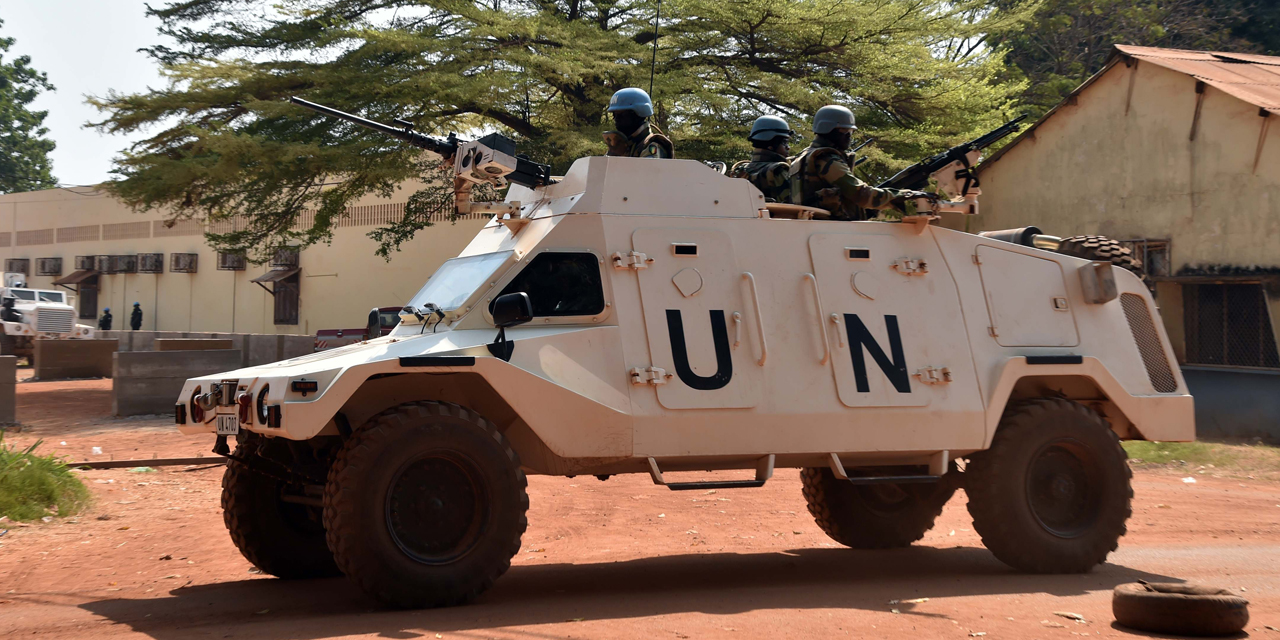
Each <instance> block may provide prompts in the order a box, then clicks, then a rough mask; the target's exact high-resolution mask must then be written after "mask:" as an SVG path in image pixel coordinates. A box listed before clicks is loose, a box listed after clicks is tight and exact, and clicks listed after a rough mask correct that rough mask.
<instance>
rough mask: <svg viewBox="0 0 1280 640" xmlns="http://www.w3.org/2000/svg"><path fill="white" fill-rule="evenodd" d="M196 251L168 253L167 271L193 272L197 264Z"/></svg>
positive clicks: (197, 255)
mask: <svg viewBox="0 0 1280 640" xmlns="http://www.w3.org/2000/svg"><path fill="white" fill-rule="evenodd" d="M199 258H200V254H198V253H171V254H169V271H171V272H173V273H195V272H196V267H197V266H198V264H199Z"/></svg>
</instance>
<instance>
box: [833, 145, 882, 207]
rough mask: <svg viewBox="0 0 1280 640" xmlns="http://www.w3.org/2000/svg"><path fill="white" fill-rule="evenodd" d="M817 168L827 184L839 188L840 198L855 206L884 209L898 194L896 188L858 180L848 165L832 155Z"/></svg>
mask: <svg viewBox="0 0 1280 640" xmlns="http://www.w3.org/2000/svg"><path fill="white" fill-rule="evenodd" d="M818 170H819V171H820V173H819V175H821V176H822V179H823V180H825V181H826V182H827V184H830V185H831V186H832V187H835V188H836V189H839V190H840V199H841V200H843V201H844V202H846V203H848V204H849V205H852V206H855V207H860V208H862V209H884V208H887V207H888V206H889V205H891V204H893V201H894V199H896V198H897V197H898V196H899V193H898V191H897V190H894V189H879V188H877V187H873V186H871V185H869V184H867V183H865V182H863V181H861V180H859V179H858V177H857V176H855V175H853V171H852V170H850V169H849V165H847V164H845V163H844V162H843V161H842V160H840V159H838V158H836V157H834V156H832V157H830V158H824V159H823V160H822V161H821V162H820V163H819V166H818Z"/></svg>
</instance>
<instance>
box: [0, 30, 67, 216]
mask: <svg viewBox="0 0 1280 640" xmlns="http://www.w3.org/2000/svg"><path fill="white" fill-rule="evenodd" d="M3 26H4V21H3V20H0V27H3ZM13 43H14V39H13V38H0V193H14V192H18V191H34V190H36V189H49V188H52V187H55V186H57V183H58V181H57V180H55V179H54V177H53V171H52V169H53V164H52V163H51V162H50V161H49V153H50V152H51V151H53V148H54V142H53V141H52V140H49V139H47V138H45V137H44V136H45V135H47V134H48V133H49V130H48V129H47V128H45V127H44V126H43V123H44V118H45V116H46V115H48V113H49V112H48V111H32V110H30V109H29V108H27V105H30V104H31V102H32V101H33V100H35V99H36V96H38V95H40V92H41V91H53V85H51V84H49V78H48V76H47V75H46V74H44V73H42V72H40V71H36V70H35V69H32V68H31V66H30V65H31V56H18V57H17V58H14V59H13V60H12V61H11V62H5V54H7V53H8V52H9V48H10V47H12V46H13Z"/></svg>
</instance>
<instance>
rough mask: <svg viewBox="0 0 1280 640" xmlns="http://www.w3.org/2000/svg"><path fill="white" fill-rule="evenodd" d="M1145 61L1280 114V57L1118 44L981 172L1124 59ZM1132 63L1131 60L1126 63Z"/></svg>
mask: <svg viewBox="0 0 1280 640" xmlns="http://www.w3.org/2000/svg"><path fill="white" fill-rule="evenodd" d="M1127 59H1133V60H1142V61H1144V62H1150V63H1151V64H1155V65H1159V66H1161V67H1164V68H1166V69H1171V70H1173V71H1177V72H1179V73H1185V74H1187V75H1189V76H1191V77H1193V78H1195V79H1197V80H1199V81H1201V82H1204V83H1205V84H1206V85H1209V86H1212V87H1214V88H1215V89H1218V90H1219V91H1222V92H1223V93H1226V94H1227V95H1230V96H1232V97H1235V98H1236V99H1238V100H1243V101H1244V102H1247V103H1249V104H1252V105H1255V106H1257V107H1258V108H1259V109H1261V110H1262V111H1264V112H1268V113H1273V114H1276V115H1280V57H1277V56H1264V55H1258V54H1254V53H1222V52H1217V51H1187V50H1184V49H1161V48H1159V47H1138V46H1134V45H1128V44H1118V45H1115V49H1114V50H1113V51H1112V53H1111V57H1110V58H1109V59H1108V60H1107V63H1106V64H1105V65H1104V66H1103V67H1102V69H1100V70H1098V72H1097V73H1095V74H1093V76H1092V77H1090V78H1089V79H1088V80H1085V81H1084V83H1083V84H1081V85H1080V86H1079V87H1076V89H1075V90H1074V91H1072V92H1071V95H1069V96H1067V98H1066V100H1063V101H1062V102H1060V103H1058V104H1057V105H1056V106H1054V107H1053V108H1052V109H1050V110H1049V111H1048V112H1046V113H1045V114H1044V115H1043V116H1041V117H1040V119H1039V120H1037V121H1036V122H1035V123H1034V124H1032V125H1031V126H1029V127H1027V128H1026V129H1025V130H1023V131H1022V133H1020V134H1018V137H1016V138H1014V139H1013V140H1011V141H1009V144H1007V145H1005V146H1004V147H1002V148H1001V149H1000V150H999V151H996V152H995V153H994V154H992V155H991V157H989V158H987V159H986V160H984V161H983V162H982V164H980V165H978V167H977V170H978V171H979V173H980V172H981V171H982V170H983V169H986V168H987V167H989V166H991V165H992V164H994V163H995V162H996V161H997V160H999V159H1000V158H1001V157H1003V156H1004V154H1005V152H1007V151H1008V150H1010V149H1012V148H1013V147H1015V146H1017V144H1018V143H1019V142H1022V141H1023V140H1025V139H1026V138H1029V137H1031V136H1034V135H1035V130H1036V129H1037V128H1039V126H1040V125H1041V124H1043V123H1044V121H1045V120H1048V119H1049V118H1052V117H1053V116H1054V115H1055V114H1057V113H1058V112H1059V111H1061V110H1062V106H1063V105H1065V104H1068V103H1071V104H1074V102H1073V100H1074V99H1075V97H1076V96H1077V95H1079V94H1080V92H1081V91H1084V90H1085V89H1086V88H1088V87H1089V85H1091V84H1093V83H1094V82H1095V81H1097V79H1098V78H1101V77H1102V75H1103V74H1105V73H1106V72H1108V71H1110V70H1111V67H1113V66H1115V65H1116V63H1118V62H1120V61H1121V60H1127ZM1126 64H1128V63H1126Z"/></svg>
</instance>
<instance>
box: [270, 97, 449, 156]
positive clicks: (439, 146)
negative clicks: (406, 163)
mask: <svg viewBox="0 0 1280 640" xmlns="http://www.w3.org/2000/svg"><path fill="white" fill-rule="evenodd" d="M289 102H292V103H293V104H296V105H298V106H301V107H306V108H308V109H310V110H312V111H315V112H316V113H322V114H324V115H326V116H332V117H334V118H340V119H342V120H346V121H347V122H350V123H352V124H358V125H360V126H362V127H364V128H366V129H373V130H374V131H377V132H379V133H384V134H386V135H389V136H391V137H393V138H398V139H400V140H403V141H405V142H408V143H409V144H411V145H413V146H415V147H420V148H422V149H426V150H427V151H434V152H435V153H438V154H440V155H443V156H449V155H452V154H453V152H454V151H456V150H457V146H458V145H457V144H456V142H451V141H446V140H439V139H437V138H433V137H431V136H428V135H425V134H422V133H418V132H416V131H410V130H409V129H408V128H404V129H398V128H396V127H393V126H391V125H389V124H383V123H381V122H376V121H373V120H370V119H368V118H361V117H360V116H357V115H354V114H351V113H347V112H345V111H339V110H337V109H334V108H333V107H326V106H324V105H322V104H316V103H314V102H311V101H309V100H303V99H302V98H298V97H290V98H289Z"/></svg>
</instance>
